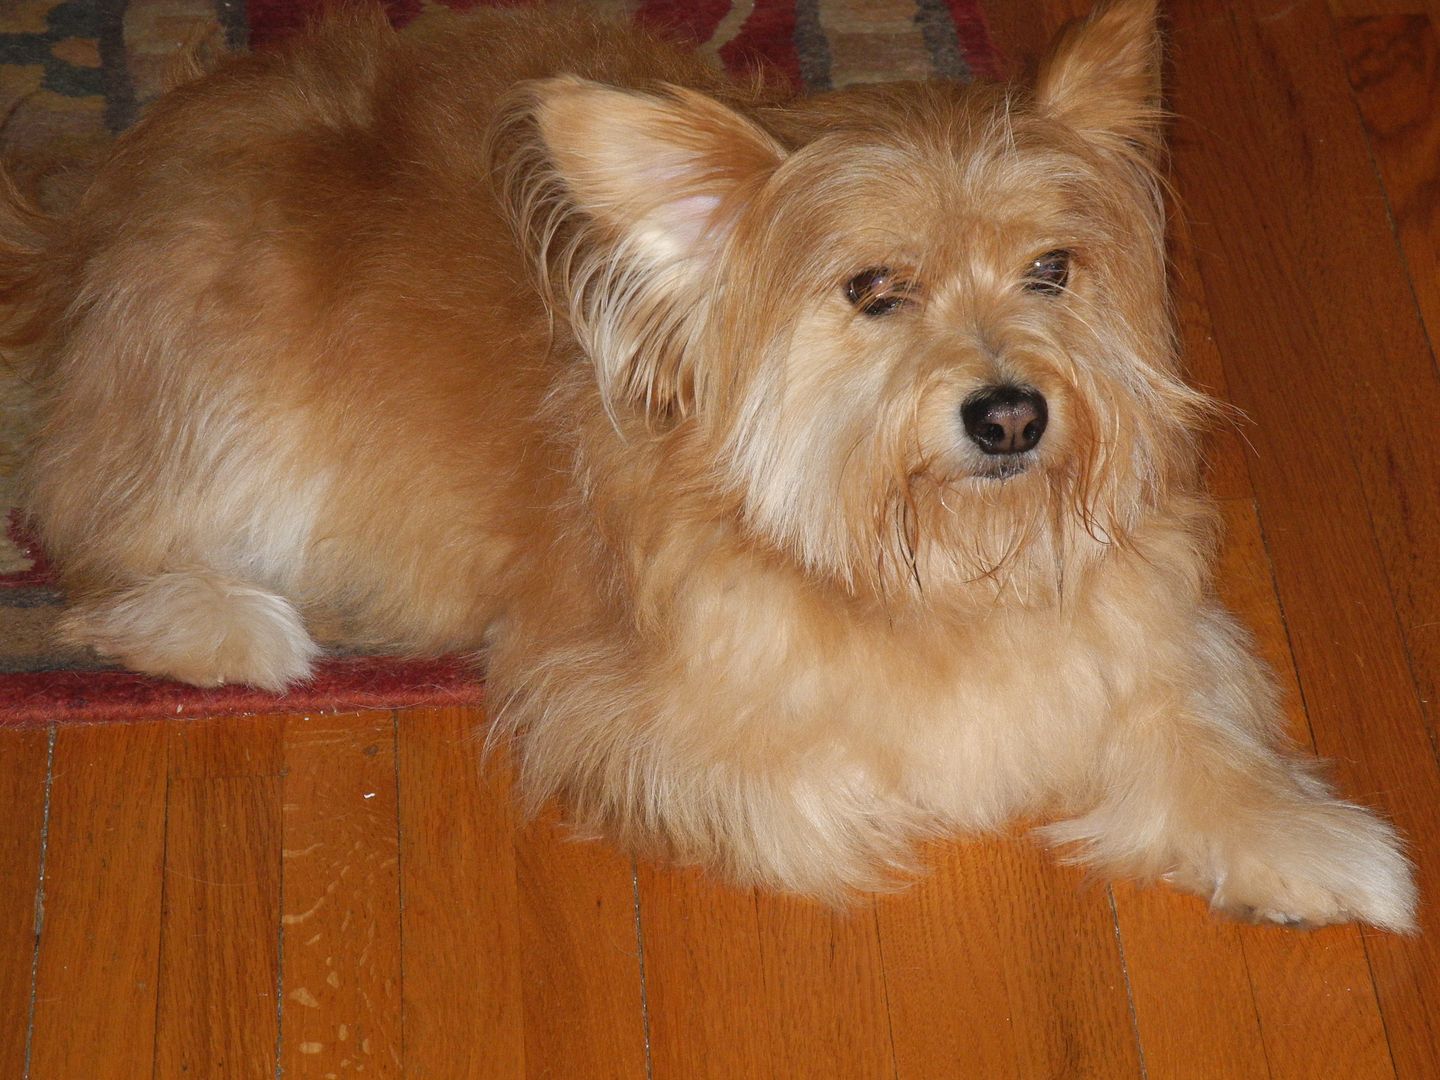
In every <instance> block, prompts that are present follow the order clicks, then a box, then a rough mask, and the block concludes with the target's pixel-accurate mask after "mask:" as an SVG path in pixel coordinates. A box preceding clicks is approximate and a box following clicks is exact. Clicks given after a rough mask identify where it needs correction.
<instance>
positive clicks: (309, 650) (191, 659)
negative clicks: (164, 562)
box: [61, 570, 319, 693]
mask: <svg viewBox="0 0 1440 1080" xmlns="http://www.w3.org/2000/svg"><path fill="white" fill-rule="evenodd" d="M61 633H62V635H63V636H64V637H65V638H66V639H67V640H69V641H71V642H74V643H76V644H81V645H88V646H90V647H91V648H93V649H94V650H95V651H96V652H98V653H100V654H102V655H104V656H110V657H114V658H115V659H117V660H119V661H120V662H121V663H122V664H124V665H125V666H126V667H129V668H133V669H134V670H136V671H141V672H144V673H146V674H148V675H160V676H163V677H165V678H170V679H178V680H179V681H180V682H186V683H190V684H192V685H194V686H221V685H224V684H226V683H244V684H246V685H249V686H256V687H259V688H260V689H262V690H271V691H275V692H277V693H278V692H279V691H282V690H284V689H285V688H286V687H287V686H289V685H290V684H292V683H295V682H298V681H300V680H303V679H304V678H306V677H307V676H308V675H309V673H310V665H311V663H312V662H313V660H314V658H315V656H316V654H317V653H318V652H319V647H318V646H317V645H316V644H315V642H314V641H313V640H312V639H311V637H310V635H309V633H308V632H307V631H306V629H305V624H304V621H303V620H302V619H301V617H300V613H299V612H298V611H297V610H296V609H295V607H294V605H293V604H291V603H290V601H288V600H286V599H285V598H284V597H283V596H278V595H276V594H275V593H272V592H267V591H266V590H264V589H261V588H258V587H256V586H254V585H250V584H247V583H245V582H242V581H237V580H235V579H233V578H228V577H225V576H223V575H220V574H215V573H212V572H210V571H206V570H187V571H177V572H172V573H166V574H160V575H158V576H156V577H153V578H149V579H148V580H146V581H143V582H141V583H140V584H138V585H134V586H132V587H130V588H128V589H125V590H123V591H122V592H119V593H115V594H110V595H108V596H105V597H104V598H103V599H99V600H96V601H92V602H90V603H82V604H80V605H78V606H77V607H75V608H73V609H72V610H71V611H70V613H69V614H68V615H66V617H65V618H64V620H63V621H62V623H61Z"/></svg>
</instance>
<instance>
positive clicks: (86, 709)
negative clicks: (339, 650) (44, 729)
mask: <svg viewBox="0 0 1440 1080" xmlns="http://www.w3.org/2000/svg"><path fill="white" fill-rule="evenodd" d="M483 699H484V687H483V684H482V683H481V681H480V679H479V678H478V677H477V675H476V673H475V669H474V667H472V666H471V665H469V664H467V663H466V662H465V661H463V660H460V659H458V658H453V657H452V658H447V659H442V660H397V659H391V658H388V657H378V658H377V657H363V658H355V659H345V660H327V661H325V662H324V663H322V664H320V665H319V667H318V668H317V670H316V672H315V677H314V678H313V679H312V680H311V681H310V682H307V683H305V684H303V685H301V686H298V687H296V688H295V689H294V690H292V691H291V692H290V693H288V694H284V695H276V694H267V693H265V692H264V691H261V690H254V689H251V688H250V687H248V686H224V687H220V688H219V689H215V690H201V689H199V688H197V687H194V686H186V685H184V684H182V683H175V682H168V681H166V680H164V679H152V678H149V677H148V676H145V675H135V674H132V673H131V672H128V671H37V672H28V673H25V674H20V675H5V676H3V677H0V701H3V705H0V726H6V727H26V726H38V725H43V724H51V723H57V724H102V723H111V722H114V721H120V720H155V719H163V718H164V717H172V716H181V717H186V718H195V717H202V716H239V715H245V714H253V713H274V712H288V713H307V712H317V713H318V712H352V711H357V710H360V709H399V708H410V707H419V706H431V707H439V706H454V705H477V704H479V703H480V702H481V701H482V700H483Z"/></svg>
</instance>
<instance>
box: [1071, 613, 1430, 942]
mask: <svg viewBox="0 0 1440 1080" xmlns="http://www.w3.org/2000/svg"><path fill="white" fill-rule="evenodd" d="M1200 633H1201V638H1200V641H1199V643H1198V646H1199V647H1198V653H1197V655H1198V658H1199V659H1198V662H1197V666H1196V667H1195V668H1194V669H1193V670H1191V671H1188V672H1185V673H1183V675H1182V676H1181V677H1180V678H1177V679H1174V680H1169V679H1165V678H1164V677H1163V676H1162V677H1159V678H1152V679H1151V680H1150V681H1149V689H1147V690H1145V691H1143V692H1142V694H1141V695H1140V697H1141V699H1142V700H1137V701H1136V702H1135V703H1134V705H1133V707H1132V708H1131V709H1130V710H1128V715H1127V716H1125V717H1123V718H1121V721H1120V723H1119V724H1118V725H1117V726H1116V727H1115V728H1113V729H1111V735H1110V738H1109V740H1108V742H1107V744H1106V745H1105V746H1104V747H1103V749H1102V751H1101V759H1102V766H1101V781H1100V783H1101V787H1100V789H1099V791H1098V800H1097V802H1096V804H1095V805H1094V806H1093V808H1091V809H1090V810H1089V811H1088V812H1087V813H1085V814H1084V815H1083V816H1081V817H1079V818H1076V819H1074V820H1071V821H1064V822H1061V823H1059V824H1057V825H1052V826H1049V827H1048V828H1047V829H1045V830H1043V832H1044V834H1045V836H1046V838H1047V839H1048V840H1050V841H1051V842H1054V843H1057V844H1064V845H1077V854H1078V856H1079V858H1081V859H1082V860H1083V861H1085V862H1087V863H1093V864H1095V865H1096V866H1098V867H1100V868H1102V869H1104V870H1106V871H1108V872H1110V873H1114V874H1118V875H1121V876H1134V877H1139V878H1157V877H1159V878H1163V879H1165V880H1166V881H1169V882H1170V883H1171V884H1173V885H1175V886H1176V887H1177V888H1181V889H1185V890H1187V891H1190V892H1195V893H1198V894H1199V895H1201V896H1203V897H1205V898H1206V899H1208V900H1209V901H1210V903H1211V905H1212V906H1213V907H1215V908H1216V909H1219V910H1223V911H1225V912H1228V913H1230V914H1233V915H1236V916H1239V917H1242V918H1247V919H1254V920H1257V921H1265V922H1276V923H1284V924H1294V925H1321V924H1324V923H1331V922H1342V921H1346V920H1349V919H1360V920H1363V921H1365V922H1370V923H1373V924H1375V925H1376V926H1381V927H1384V928H1386V929H1389V930H1396V931H1402V932H1403V931H1412V930H1413V929H1414V928H1415V903H1416V894H1415V886H1414V882H1413V878H1412V874H1411V870H1410V866H1409V864H1408V862H1407V861H1406V859H1405V857H1404V855H1403V854H1401V849H1400V842H1399V840H1398V838H1397V836H1396V834H1395V832H1394V830H1393V829H1392V828H1391V827H1390V826H1389V825H1388V824H1387V823H1385V822H1384V821H1382V820H1381V819H1380V818H1379V817H1377V816H1376V815H1375V814H1373V813H1372V812H1370V811H1369V810H1366V809H1364V808H1362V807H1359V806H1355V805H1353V804H1350V803H1346V802H1342V801H1340V800H1338V799H1336V798H1335V797H1334V796H1333V794H1332V793H1331V791H1330V789H1329V788H1328V787H1327V786H1326V785H1325V783H1324V782H1323V781H1322V780H1321V779H1319V777H1318V776H1317V775H1316V774H1315V770H1314V767H1313V765H1312V764H1311V763H1309V762H1305V761H1302V760H1301V759H1299V758H1298V757H1296V756H1295V755H1294V752H1293V751H1290V752H1287V751H1286V750H1285V749H1282V748H1281V747H1282V744H1283V737H1282V736H1281V735H1280V734H1279V732H1278V731H1277V730H1276V728H1277V726H1278V725H1277V723H1276V717H1277V716H1278V710H1277V709H1276V705H1275V694H1274V692H1273V690H1272V689H1271V687H1270V684H1269V680H1268V679H1267V677H1266V676H1265V674H1264V672H1263V670H1262V669H1261V667H1260V665H1259V663H1258V662H1257V661H1256V660H1255V659H1254V658H1253V655H1252V654H1251V651H1250V649H1249V648H1248V644H1247V643H1246V642H1245V640H1244V635H1243V633H1242V632H1240V631H1239V630H1238V629H1237V628H1236V627H1235V626H1234V624H1233V623H1232V622H1231V621H1230V619H1229V618H1228V616H1225V615H1222V614H1220V613H1212V614H1210V615H1207V616H1206V617H1204V618H1203V619H1202V621H1201V623H1200ZM1196 675H1198V676H1200V681H1201V685H1198V686H1197V685H1195V683H1194V681H1193V677H1194V676H1196Z"/></svg>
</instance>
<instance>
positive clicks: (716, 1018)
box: [638, 862, 779, 1080]
mask: <svg viewBox="0 0 1440 1080" xmlns="http://www.w3.org/2000/svg"><path fill="white" fill-rule="evenodd" d="M638 880H639V887H640V925H641V927H642V929H643V933H644V942H645V993H646V1001H647V1004H648V1010H649V1018H650V1059H651V1064H652V1075H653V1077H654V1080H689V1078H691V1077H697V1076H717V1077H718V1076H737V1077H738V1076H746V1077H749V1076H756V1077H759V1076H774V1075H779V1074H777V1073H775V1072H774V1071H773V1070H772V1068H771V1059H770V1053H771V1050H770V1041H769V1029H770V1024H771V1020H772V1012H771V1009H770V1004H769V1002H768V1001H767V999H766V996H765V969H764V959H763V957H762V955H761V951H760V926H759V919H758V917H757V915H756V906H755V896H754V894H753V892H752V891H751V890H748V889H746V890H740V889H734V888H730V887H728V886H725V885H720V884H717V883H716V882H714V881H713V880H712V879H710V878H707V877H706V876H705V875H703V874H702V873H700V872H699V871H698V870H695V869H690V868H672V867H665V866H659V865H655V864H652V863H649V862H641V863H640V864H639V867H638Z"/></svg>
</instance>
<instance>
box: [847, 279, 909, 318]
mask: <svg viewBox="0 0 1440 1080" xmlns="http://www.w3.org/2000/svg"><path fill="white" fill-rule="evenodd" d="M911 291H912V290H911V287H910V285H909V284H908V283H907V282H904V281H901V280H900V279H899V278H897V277H896V276H895V272H894V271H893V270H891V269H890V268H889V267H888V266H871V267H868V268H867V269H864V270H861V271H860V272H859V273H858V274H856V275H855V276H854V277H852V278H851V279H850V280H849V281H847V282H846V283H845V299H846V300H849V301H850V304H851V306H852V307H856V308H859V309H860V311H861V312H862V313H864V314H865V315H868V316H870V318H872V319H878V318H879V317H880V316H882V315H889V314H890V313H891V312H893V311H898V310H899V309H900V308H902V307H904V306H905V305H906V304H908V303H910V293H911Z"/></svg>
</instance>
